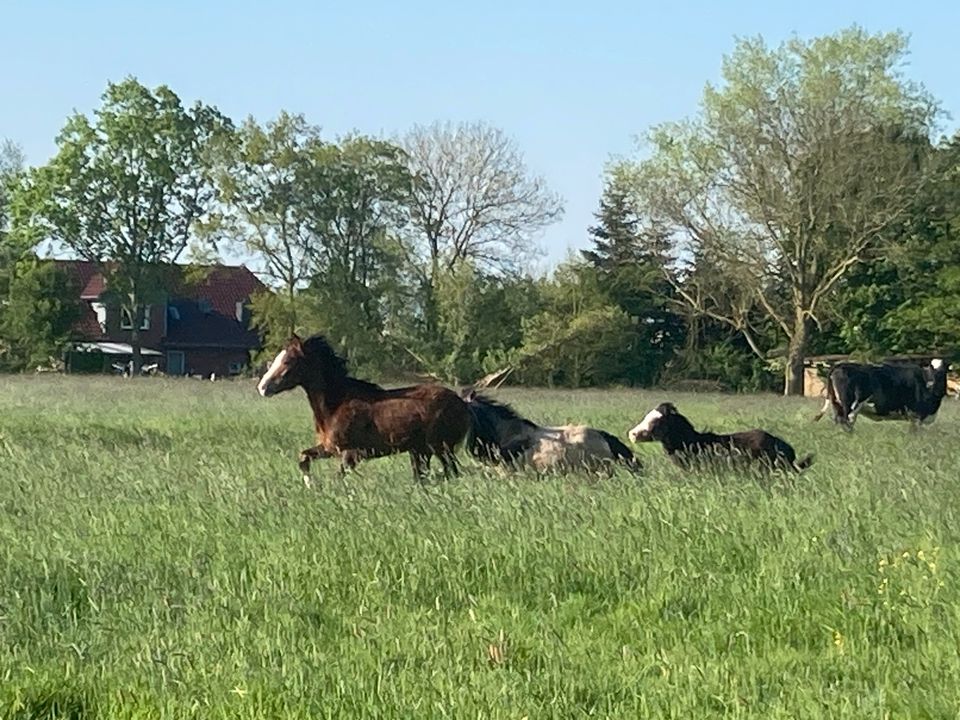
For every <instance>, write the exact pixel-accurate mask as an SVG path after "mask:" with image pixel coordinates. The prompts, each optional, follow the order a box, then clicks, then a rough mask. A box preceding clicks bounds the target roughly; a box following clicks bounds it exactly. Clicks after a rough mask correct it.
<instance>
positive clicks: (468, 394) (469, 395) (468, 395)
mask: <svg viewBox="0 0 960 720" xmlns="http://www.w3.org/2000/svg"><path fill="white" fill-rule="evenodd" d="M460 397H461V398H463V399H464V400H465V401H466V402H473V400H474V398H476V397H477V389H476V388H475V387H465V388H464V389H463V390H461V391H460Z"/></svg>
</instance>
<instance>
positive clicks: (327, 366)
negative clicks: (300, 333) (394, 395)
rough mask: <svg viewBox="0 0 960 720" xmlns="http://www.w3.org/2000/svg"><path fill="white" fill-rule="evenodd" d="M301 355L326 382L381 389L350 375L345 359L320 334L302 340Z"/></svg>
mask: <svg viewBox="0 0 960 720" xmlns="http://www.w3.org/2000/svg"><path fill="white" fill-rule="evenodd" d="M303 356H304V358H306V359H307V360H308V361H309V362H310V363H312V364H314V365H315V366H316V367H317V368H318V369H319V371H320V372H322V373H323V375H324V380H325V381H326V382H327V383H328V384H329V383H331V382H336V383H347V382H349V383H350V384H351V385H352V386H353V387H355V388H357V389H360V390H371V391H383V387H381V386H380V385H377V384H376V383H373V382H370V381H369V380H361V379H359V378H355V377H350V372H349V370H348V369H347V359H346V358H344V357H341V356H340V355H338V354H337V351H336V350H334V349H333V346H332V345H331V344H330V343H329V341H328V340H327V339H326V338H325V337H324V336H323V335H322V334H319V333H318V334H316V335H312V336H310V337H309V338H307V339H306V340H304V341H303Z"/></svg>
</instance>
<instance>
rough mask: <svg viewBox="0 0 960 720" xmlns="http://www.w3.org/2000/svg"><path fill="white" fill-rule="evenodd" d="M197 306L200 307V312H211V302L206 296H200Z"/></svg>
mask: <svg viewBox="0 0 960 720" xmlns="http://www.w3.org/2000/svg"><path fill="white" fill-rule="evenodd" d="M197 307H199V308H200V312H202V313H203V314H204V315H209V314H210V313H212V312H213V303H212V302H210V300H209V299H207V298H200V299H199V300H198V301H197Z"/></svg>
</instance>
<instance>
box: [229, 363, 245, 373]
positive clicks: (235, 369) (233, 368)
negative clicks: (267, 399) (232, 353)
mask: <svg viewBox="0 0 960 720" xmlns="http://www.w3.org/2000/svg"><path fill="white" fill-rule="evenodd" d="M245 366H246V363H242V362H232V363H230V374H231V375H239V374H240V373H242V372H243V368H244V367H245Z"/></svg>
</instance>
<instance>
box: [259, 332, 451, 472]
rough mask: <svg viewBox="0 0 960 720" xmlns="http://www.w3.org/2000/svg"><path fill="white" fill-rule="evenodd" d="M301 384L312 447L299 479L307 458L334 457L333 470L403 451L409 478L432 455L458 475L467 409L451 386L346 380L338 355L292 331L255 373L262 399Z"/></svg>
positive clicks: (319, 339)
mask: <svg viewBox="0 0 960 720" xmlns="http://www.w3.org/2000/svg"><path fill="white" fill-rule="evenodd" d="M298 386H299V387H302V388H303V389H304V390H305V391H306V393H307V399H308V400H309V402H310V408H311V409H312V410H313V419H314V426H315V429H316V433H317V445H316V446H315V447H312V448H308V449H306V450H304V451H303V452H301V453H300V469H301V470H302V471H303V473H304V483H306V484H308V485H309V484H310V480H309V475H308V473H309V469H310V461H311V460H314V459H317V458H323V457H340V461H341V471H343V470H345V469H347V468H352V467H353V466H354V465H356V464H357V463H358V462H359V461H360V460H363V459H366V458H373V457H382V456H384V455H391V454H393V453H404V452H406V453H410V462H411V467H412V469H413V476H414V479H416V480H422V479H423V474H424V471H425V470H426V469H427V467H428V466H429V463H430V458H431V457H432V456H433V455H436V456H437V457H438V458H440V462H441V464H442V465H443V472H444V475H445V476H450V475H457V474H459V467H458V465H457V458H456V456H455V454H454V450H455V448H456V446H457V445H458V444H459V443H460V442H461V441H462V440H463V439H464V437H465V436H466V434H467V431H468V430H469V429H470V411H469V410H468V409H467V405H466V403H465V402H464V401H463V400H462V399H461V398H460V396H459V395H457V393H455V392H454V391H452V390H450V389H448V388H445V387H442V386H440V385H432V384H427V385H415V386H413V387H405V388H398V389H395V390H387V389H384V388H382V387H380V386H379V385H375V384H374V383H371V382H367V381H365V380H358V379H356V378H352V377H350V376H349V374H348V373H347V364H346V361H345V360H344V359H343V358H341V357H340V356H338V355H337V353H336V352H334V350H333V348H332V347H331V346H330V344H329V343H328V342H327V341H326V339H324V337H323V336H321V335H314V336H313V337H311V338H308V339H307V340H301V339H300V338H299V337H298V336H296V335H294V336H293V337H291V338H290V340H289V341H287V343H286V345H285V346H284V348H283V350H281V351H280V352H279V354H278V355H277V357H276V358H275V359H274V360H273V362H272V363H271V365H270V367H269V368H268V369H267V371H266V373H265V374H264V375H263V377H262V378H261V379H260V383H259V384H258V385H257V390H258V391H259V392H260V394H261V395H262V396H264V397H270V396H272V395H276V394H277V393H281V392H285V391H287V390H291V389H293V388H295V387H298Z"/></svg>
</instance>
